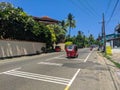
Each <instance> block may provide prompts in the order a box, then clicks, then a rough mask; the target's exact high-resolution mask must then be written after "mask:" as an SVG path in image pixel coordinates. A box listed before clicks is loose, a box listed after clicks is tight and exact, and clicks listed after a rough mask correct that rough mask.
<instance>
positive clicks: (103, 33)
mask: <svg viewBox="0 0 120 90" xmlns="http://www.w3.org/2000/svg"><path fill="white" fill-rule="evenodd" d="M102 19H103V20H102V38H103V51H104V52H106V34H105V19H104V13H103V15H102Z"/></svg>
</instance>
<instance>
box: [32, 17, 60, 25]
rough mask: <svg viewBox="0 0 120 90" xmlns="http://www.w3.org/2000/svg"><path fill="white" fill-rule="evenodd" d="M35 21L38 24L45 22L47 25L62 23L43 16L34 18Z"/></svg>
mask: <svg viewBox="0 0 120 90" xmlns="http://www.w3.org/2000/svg"><path fill="white" fill-rule="evenodd" d="M33 18H34V20H36V21H38V22H43V23H47V24H55V23H59V22H60V21H58V20H55V19H52V18H50V17H48V16H43V17H33Z"/></svg>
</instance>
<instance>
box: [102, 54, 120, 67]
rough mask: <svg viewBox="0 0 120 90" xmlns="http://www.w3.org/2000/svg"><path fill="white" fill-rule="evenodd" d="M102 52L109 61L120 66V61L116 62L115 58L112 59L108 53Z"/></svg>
mask: <svg viewBox="0 0 120 90" xmlns="http://www.w3.org/2000/svg"><path fill="white" fill-rule="evenodd" d="M102 54H103V56H104V57H105V58H107V59H108V60H109V61H111V62H112V63H113V64H114V65H115V66H116V67H117V68H120V63H118V62H115V61H114V60H112V58H111V57H110V56H109V55H107V54H105V53H102Z"/></svg>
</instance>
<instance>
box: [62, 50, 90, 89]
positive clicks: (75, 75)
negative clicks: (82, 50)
mask: <svg viewBox="0 0 120 90" xmlns="http://www.w3.org/2000/svg"><path fill="white" fill-rule="evenodd" d="M91 53H92V52H90V53H89V54H88V56H87V57H86V59H85V60H84V62H86V61H87V60H88V58H89V56H90V55H91ZM80 71H81V69H78V70H77V72H76V73H75V74H74V76H73V78H72V79H71V81H70V82H69V84H68V85H67V86H66V87H65V89H64V90H69V88H70V86H71V85H72V83H73V81H74V80H75V78H76V77H77V75H78V74H79V72H80Z"/></svg>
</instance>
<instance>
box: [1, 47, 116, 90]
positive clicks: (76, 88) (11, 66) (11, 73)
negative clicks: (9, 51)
mask: <svg viewBox="0 0 120 90" xmlns="http://www.w3.org/2000/svg"><path fill="white" fill-rule="evenodd" d="M0 90H117V89H116V87H115V84H114V81H113V79H112V77H111V75H110V72H109V70H108V68H107V66H106V64H105V62H104V60H103V59H102V58H101V57H100V56H99V55H98V54H97V52H96V51H95V50H93V51H90V50H89V48H84V49H79V56H78V58H71V59H68V58H66V54H65V52H57V53H48V54H42V55H36V56H26V57H20V58H13V59H7V60H1V61H0Z"/></svg>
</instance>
